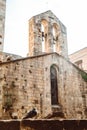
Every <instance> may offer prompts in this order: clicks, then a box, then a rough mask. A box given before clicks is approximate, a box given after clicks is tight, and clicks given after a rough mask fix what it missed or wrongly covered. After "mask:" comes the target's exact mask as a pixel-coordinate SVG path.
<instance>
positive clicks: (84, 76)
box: [81, 72, 87, 82]
mask: <svg viewBox="0 0 87 130" xmlns="http://www.w3.org/2000/svg"><path fill="white" fill-rule="evenodd" d="M81 76H82V78H83V79H84V81H85V82H87V74H86V73H85V72H81Z"/></svg>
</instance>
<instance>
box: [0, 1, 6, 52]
mask: <svg viewBox="0 0 87 130" xmlns="http://www.w3.org/2000/svg"><path fill="white" fill-rule="evenodd" d="M5 10H6V0H0V51H3V46H4V30H5Z"/></svg>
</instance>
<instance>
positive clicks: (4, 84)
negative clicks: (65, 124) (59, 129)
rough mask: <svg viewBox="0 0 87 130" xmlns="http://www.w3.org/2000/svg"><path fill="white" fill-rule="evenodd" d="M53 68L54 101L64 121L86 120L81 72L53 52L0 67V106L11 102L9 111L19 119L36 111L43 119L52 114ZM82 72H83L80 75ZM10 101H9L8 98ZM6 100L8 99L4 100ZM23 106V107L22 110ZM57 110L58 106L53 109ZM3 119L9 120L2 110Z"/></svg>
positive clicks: (86, 103) (6, 113) (6, 112)
mask: <svg viewBox="0 0 87 130" xmlns="http://www.w3.org/2000/svg"><path fill="white" fill-rule="evenodd" d="M52 65H54V66H55V67H56V68H57V82H58V99H59V104H60V105H61V106H62V112H63V113H64V116H65V118H66V119H86V116H87V112H86V110H87V102H86V100H87V93H86V91H87V82H85V81H84V79H83V78H82V76H81V72H82V71H81V70H79V69H78V68H76V67H75V66H74V65H73V64H71V63H70V62H69V61H67V60H66V59H65V58H64V57H62V56H60V55H58V54H57V53H49V54H44V55H40V56H35V57H29V58H24V59H19V60H14V61H9V62H5V63H1V64H0V73H1V75H0V81H1V84H0V86H1V87H0V89H1V95H0V97H1V100H0V104H1V106H2V108H3V106H4V105H5V103H6V102H7V103H9V102H10V103H11V105H12V106H13V107H12V108H13V110H12V112H14V111H15V112H17V115H18V116H19V118H21V117H22V116H24V114H25V113H26V112H27V111H28V110H31V109H32V108H33V107H35V108H37V110H38V116H37V118H44V117H46V116H47V115H49V114H50V113H52V112H53V108H54V109H56V108H55V106H52V104H51V84H50V67H51V66H52ZM83 73H84V72H83ZM9 98H10V99H9ZM7 99H9V100H7ZM23 106H24V108H23ZM56 107H58V106H56ZM2 108H1V110H0V111H1V112H2V113H3V118H4V117H5V118H6V116H7V119H8V118H10V117H9V116H8V115H9V114H8V111H4V110H3V109H2Z"/></svg>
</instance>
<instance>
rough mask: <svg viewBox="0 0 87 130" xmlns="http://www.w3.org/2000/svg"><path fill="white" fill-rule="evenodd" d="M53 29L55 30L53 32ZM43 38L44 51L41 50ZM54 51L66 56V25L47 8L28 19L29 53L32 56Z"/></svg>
mask: <svg viewBox="0 0 87 130" xmlns="http://www.w3.org/2000/svg"><path fill="white" fill-rule="evenodd" d="M42 25H43V27H44V30H43V29H42ZM53 29H54V30H55V33H54V34H53ZM43 33H44V34H43ZM42 35H43V36H42ZM43 38H44V51H42V50H43V49H42V48H43V46H42V39H43ZM54 46H55V49H54ZM54 51H55V52H57V53H59V54H61V55H62V56H64V57H66V58H67V57H68V51H67V33H66V27H65V26H64V25H63V24H62V22H61V21H60V20H59V19H58V18H57V17H56V16H55V15H54V14H53V13H52V12H51V11H50V10H49V11H47V12H44V13H41V14H39V15H36V16H34V17H32V18H31V19H30V20H29V55H30V56H33V55H39V54H42V53H50V52H54Z"/></svg>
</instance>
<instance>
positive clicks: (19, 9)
mask: <svg viewBox="0 0 87 130" xmlns="http://www.w3.org/2000/svg"><path fill="white" fill-rule="evenodd" d="M47 10H51V11H52V12H53V13H54V14H55V15H56V16H57V17H58V18H59V19H60V21H61V22H62V23H63V24H64V25H65V26H66V27H67V42H68V52H69V54H71V53H73V52H75V51H77V50H79V49H81V48H84V47H87V0H7V5H6V24H5V26H6V27H5V44H4V51H5V52H9V53H14V54H18V55H21V56H26V54H27V53H28V20H29V19H30V18H31V17H32V16H34V15H37V14H39V13H42V12H45V11H47Z"/></svg>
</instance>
